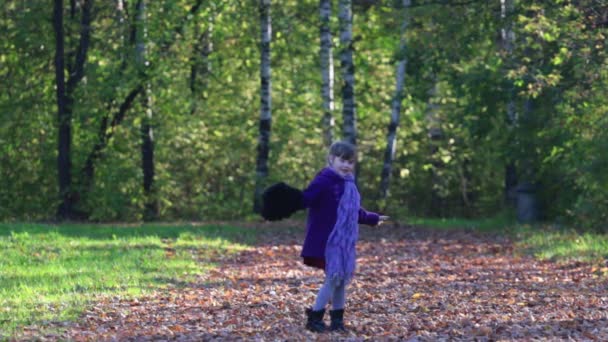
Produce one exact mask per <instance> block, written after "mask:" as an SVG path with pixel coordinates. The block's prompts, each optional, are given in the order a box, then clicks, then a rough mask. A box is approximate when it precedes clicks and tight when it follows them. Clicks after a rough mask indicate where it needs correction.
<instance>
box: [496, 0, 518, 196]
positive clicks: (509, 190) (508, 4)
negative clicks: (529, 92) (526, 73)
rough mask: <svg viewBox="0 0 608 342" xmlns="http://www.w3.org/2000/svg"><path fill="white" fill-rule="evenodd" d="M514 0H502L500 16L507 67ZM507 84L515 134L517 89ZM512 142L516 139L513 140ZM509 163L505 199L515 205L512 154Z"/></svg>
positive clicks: (512, 35)
mask: <svg viewBox="0 0 608 342" xmlns="http://www.w3.org/2000/svg"><path fill="white" fill-rule="evenodd" d="M513 1H514V0H500V18H501V20H502V24H503V27H502V29H501V32H500V33H501V35H500V36H501V44H502V51H503V54H504V55H505V59H506V60H507V63H506V64H507V67H510V66H512V61H513V44H514V42H515V33H514V32H513V17H512V15H513V8H514V3H513ZM508 82H509V83H508V86H507V108H506V110H507V113H506V120H507V126H508V127H509V130H510V133H511V134H510V136H511V137H514V136H515V130H516V126H517V112H516V107H515V89H514V86H513V83H512V82H511V81H508ZM510 143H511V144H514V143H515V141H514V140H511V141H510ZM508 158H509V159H508V160H507V165H506V167H505V190H504V191H505V200H506V201H507V203H509V204H511V205H513V204H514V203H515V187H516V186H517V170H516V166H515V161H514V160H513V157H512V156H509V157H508Z"/></svg>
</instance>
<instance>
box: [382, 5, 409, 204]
mask: <svg viewBox="0 0 608 342" xmlns="http://www.w3.org/2000/svg"><path fill="white" fill-rule="evenodd" d="M409 6H410V0H403V7H404V18H403V23H402V24H401V44H400V46H399V56H400V59H399V62H398V63H397V70H396V72H395V79H396V85H395V95H394V96H393V102H392V105H391V122H390V124H389V125H388V133H387V137H386V150H385V152H384V166H383V167H382V174H381V175H380V198H381V199H386V197H387V196H388V188H389V181H390V177H391V170H392V168H393V160H394V159H395V149H396V141H397V127H399V118H400V116H401V102H402V101H403V88H404V83H405V67H406V65H407V56H406V54H405V51H406V48H407V45H406V42H405V37H404V35H405V30H406V29H407V24H408V17H407V10H408V8H409Z"/></svg>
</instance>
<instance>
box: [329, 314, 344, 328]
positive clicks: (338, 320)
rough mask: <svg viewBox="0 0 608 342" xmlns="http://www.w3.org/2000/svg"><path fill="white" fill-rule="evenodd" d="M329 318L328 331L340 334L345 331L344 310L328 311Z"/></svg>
mask: <svg viewBox="0 0 608 342" xmlns="http://www.w3.org/2000/svg"><path fill="white" fill-rule="evenodd" d="M329 316H330V317H331V325H330V326H329V330H331V331H340V332H343V331H346V328H345V327H344V309H340V310H331V311H329Z"/></svg>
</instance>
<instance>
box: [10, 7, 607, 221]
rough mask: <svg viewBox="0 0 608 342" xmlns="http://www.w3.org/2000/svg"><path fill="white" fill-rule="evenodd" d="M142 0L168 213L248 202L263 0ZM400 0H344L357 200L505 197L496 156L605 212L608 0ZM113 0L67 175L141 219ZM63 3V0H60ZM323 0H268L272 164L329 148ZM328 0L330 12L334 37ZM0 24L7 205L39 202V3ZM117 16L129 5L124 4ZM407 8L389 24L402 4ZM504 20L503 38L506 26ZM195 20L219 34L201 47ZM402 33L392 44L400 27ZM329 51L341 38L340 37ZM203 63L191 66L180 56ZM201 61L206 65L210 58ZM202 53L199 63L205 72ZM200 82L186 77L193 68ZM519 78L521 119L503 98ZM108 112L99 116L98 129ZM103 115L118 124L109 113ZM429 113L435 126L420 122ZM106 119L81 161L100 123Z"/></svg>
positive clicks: (566, 205)
mask: <svg viewBox="0 0 608 342" xmlns="http://www.w3.org/2000/svg"><path fill="white" fill-rule="evenodd" d="M194 3H195V2H192V1H186V0H179V1H173V2H150V3H149V4H148V8H147V12H148V16H147V18H146V21H145V25H146V30H147V36H146V48H147V59H148V61H149V64H148V66H147V67H146V68H145V70H143V71H145V73H144V74H145V77H146V83H147V84H149V86H150V94H151V99H152V123H153V129H154V142H155V168H156V170H155V171H156V174H155V184H154V188H155V192H154V196H155V197H156V198H155V200H156V201H157V202H158V204H159V209H160V219H163V220H174V219H178V220H180V219H189V220H201V219H225V218H237V217H245V216H247V215H250V211H251V209H250V208H251V207H252V201H253V198H252V197H253V189H254V178H255V174H254V173H255V161H256V153H257V150H256V146H257V140H258V124H259V123H258V118H259V110H260V99H259V87H260V83H259V82H260V81H259V57H260V56H259V46H258V45H259V39H260V37H259V18H258V15H259V13H258V9H257V5H256V3H255V2H244V3H243V2H236V1H222V2H202V3H201V4H202V5H201V7H200V8H198V10H197V11H196V12H193V13H191V12H190V10H191V9H192V5H193V4H194ZM397 3H398V2H375V3H369V4H368V5H369V6H364V7H355V9H354V10H355V13H354V23H353V31H354V37H355V42H354V48H355V56H354V57H355V66H356V70H355V72H356V74H355V77H356V83H355V87H356V88H355V91H356V93H355V98H356V101H357V120H358V122H357V128H358V132H359V136H358V137H357V141H358V144H359V148H360V151H361V154H360V156H361V158H360V176H359V177H360V178H359V186H360V188H361V192H362V194H363V198H364V204H365V206H366V207H368V208H369V209H381V210H383V211H386V212H400V213H401V212H403V213H408V214H411V215H417V216H435V217H449V216H459V217H480V216H487V215H490V216H491V215H494V214H496V213H497V212H501V211H502V210H504V207H505V204H504V203H503V198H504V195H503V191H504V189H503V188H504V168H505V165H506V164H507V162H509V161H511V160H514V161H515V164H516V167H517V169H518V170H519V175H518V176H519V178H520V180H521V181H529V182H533V183H537V184H539V185H540V188H539V189H540V190H539V192H538V196H539V200H540V203H541V204H542V208H543V212H544V218H546V219H559V220H566V221H571V222H580V223H582V224H583V225H584V226H585V227H591V228H594V229H598V230H601V229H605V223H606V221H607V217H606V214H605V213H607V212H608V210H607V209H608V191H606V189H607V188H608V180H607V178H606V173H605V172H604V170H605V169H606V166H607V165H608V155H606V153H604V152H603V151H605V150H606V147H607V145H608V136H607V134H608V133H607V132H608V130H606V129H605V127H606V115H605V113H606V108H607V103H606V99H605V95H604V94H605V93H606V85H607V84H606V82H607V76H608V75H607V72H606V70H608V68H606V60H607V58H606V52H605V51H606V49H605V46H606V36H607V34H608V32H606V31H607V29H606V27H605V26H606V25H605V18H604V17H602V15H601V13H603V12H602V11H603V10H604V9H605V5H603V4H602V3H601V2H599V1H597V0H584V1H577V2H572V1H563V2H561V3H560V4H559V5H556V4H554V3H551V2H547V1H541V0H536V1H532V2H522V1H520V2H517V4H516V8H515V13H514V14H513V15H511V16H509V17H508V18H505V19H501V18H500V2H498V1H493V2H472V3H467V4H466V5H454V4H448V5H442V4H437V3H433V2H429V3H419V4H417V5H416V6H414V7H412V8H410V9H408V10H404V9H402V8H400V6H397ZM128 4H129V6H130V7H129V8H127V9H126V11H124V12H119V11H117V9H116V7H115V6H116V4H115V3H114V2H99V3H98V2H96V3H95V5H94V9H93V14H94V15H93V24H92V31H91V34H92V35H91V46H90V49H89V54H88V59H87V61H86V64H85V78H84V79H83V81H82V82H81V83H79V84H78V86H77V87H76V89H75V92H74V98H75V102H74V104H73V121H72V136H73V144H72V178H73V183H74V185H73V189H72V190H73V191H74V192H75V193H77V194H79V196H80V198H79V202H78V203H77V206H78V208H79V209H80V210H82V211H84V212H87V213H89V214H90V216H89V218H90V219H92V220H97V221H114V220H126V221H139V220H142V218H143V214H142V212H143V210H144V207H145V203H146V202H147V199H146V198H145V194H144V191H143V189H142V183H143V174H142V171H141V152H140V148H141V147H140V146H141V137H140V131H139V130H140V124H141V122H142V119H143V118H144V114H145V113H144V110H143V107H142V104H141V98H137V99H136V100H135V101H134V102H133V104H132V106H131V107H130V108H129V109H128V110H127V111H126V112H125V113H124V114H125V116H124V119H122V120H119V121H113V120H117V119H118V118H117V117H116V114H117V113H119V111H120V108H121V106H122V105H123V104H124V103H125V99H126V96H127V94H129V93H130V92H131V91H132V90H133V89H136V86H137V85H139V84H142V82H143V81H144V79H142V77H143V76H142V72H141V71H142V70H140V68H139V67H138V66H137V65H136V63H135V46H134V42H133V41H132V40H131V33H132V30H133V29H140V30H141V29H142V27H139V26H138V25H136V21H135V18H133V17H132V15H133V14H134V13H135V12H136V11H135V9H134V8H133V6H134V5H135V3H132V2H128ZM66 6H69V5H66ZM317 6H318V2H315V1H310V0H307V1H293V0H289V1H284V2H281V3H273V5H272V10H271V15H272V16H273V20H272V25H273V30H272V32H273V40H272V44H271V56H272V57H271V65H272V116H273V117H272V133H271V140H270V160H269V166H270V173H269V178H268V179H267V182H268V183H269V184H270V183H272V182H275V181H279V180H283V181H287V182H289V183H291V184H293V185H294V186H298V187H305V186H306V184H307V182H308V181H309V180H310V179H311V178H312V177H313V176H314V174H315V172H316V171H317V170H318V169H319V168H321V167H323V166H324V165H325V150H324V146H323V141H322V132H323V127H322V126H321V122H322V115H323V109H322V99H321V73H320V70H319V61H318V58H319V30H318V26H319V18H318V8H317ZM336 11H337V4H334V16H333V17H332V20H331V27H332V32H333V41H334V49H333V51H334V54H337V51H339V48H340V47H339V46H338V45H339V39H338V37H337V27H338V22H337V18H336ZM2 13H3V15H2V16H0V28H1V29H2V31H3V32H5V35H4V36H3V37H4V39H3V40H2V41H1V42H0V76H2V77H0V85H1V86H2V89H6V91H5V92H2V93H1V94H0V115H1V116H2V123H1V124H0V152H1V153H0V179H1V181H0V182H2V183H1V186H0V201H1V203H2V204H1V205H0V219H2V220H46V219H50V218H52V217H53V216H54V213H55V210H56V206H57V201H58V198H59V196H58V194H57V189H58V186H57V176H56V174H57V170H56V164H57V163H56V158H57V152H56V149H57V146H56V145H57V143H56V140H57V129H56V127H57V123H56V111H57V109H56V99H55V89H54V87H55V85H54V77H55V76H54V66H53V63H52V61H53V58H54V32H53V28H52V25H51V24H52V23H51V21H50V18H51V17H52V8H51V7H50V6H48V4H46V5H43V4H35V3H32V2H24V3H15V2H11V3H9V4H7V5H6V6H4V7H3V8H2ZM65 13H66V23H65V30H66V32H65V34H66V56H67V57H66V59H67V60H66V62H70V61H73V57H74V52H75V51H76V48H77V44H78V41H79V32H80V27H79V25H80V24H79V23H80V21H79V15H78V13H77V15H76V16H74V17H72V16H71V15H69V10H68V8H66V9H65ZM121 16H122V21H121ZM405 18H407V20H408V25H407V28H406V30H405V32H404V33H403V34H402V33H401V27H402V25H403V20H404V19H405ZM509 23H510V24H511V26H512V27H513V30H514V33H515V42H514V49H513V53H512V55H506V53H505V51H503V49H502V48H501V45H500V30H501V28H502V27H504V25H506V24H509ZM205 32H208V33H209V35H208V37H210V41H211V43H212V44H211V45H212V51H211V53H210V54H209V55H208V56H207V59H205V58H203V56H202V51H204V49H203V46H202V45H201V44H203V43H204V42H205V40H204V39H205V38H204V37H205V34H204V33H205ZM402 39H404V40H403V41H404V42H405V45H406V47H405V49H401V48H400V43H401V40H402ZM334 57H335V56H334ZM402 57H406V59H407V75H406V85H405V98H404V100H403V102H402V113H401V122H400V125H399V127H398V130H397V134H398V137H397V150H396V155H395V161H394V164H393V168H392V170H393V172H392V174H391V183H390V184H391V185H390V193H389V197H388V198H387V199H386V200H382V201H379V199H378V196H379V195H378V184H379V181H380V172H381V170H382V167H383V161H384V160H383V156H384V153H385V146H386V127H387V125H388V124H389V120H390V113H391V101H392V99H393V96H394V87H395V66H396V62H397V60H398V59H399V58H402ZM334 60H335V76H336V82H335V87H334V88H335V98H336V109H335V110H334V112H333V114H334V117H335V119H336V126H335V132H334V133H335V136H336V137H340V136H341V132H340V131H341V124H342V122H341V109H342V108H341V102H340V91H341V84H342V81H343V80H342V79H341V75H340V72H339V68H340V65H339V61H338V60H337V59H334ZM193 66H196V67H197V68H199V69H197V73H196V77H197V78H196V80H192V79H191V78H192V75H193V74H194V73H193V72H192V67H193ZM207 67H208V69H206V68H207ZM207 72H208V73H207ZM193 84H195V85H196V86H192V85H193ZM511 87H514V89H515V92H514V94H515V95H514V96H515V97H514V98H513V100H514V103H515V106H516V108H517V113H518V118H519V120H518V123H517V125H516V126H515V127H514V128H509V126H508V125H507V123H506V106H507V103H508V101H509V100H510V99H511V98H510V95H509V94H510V89H511ZM104 123H106V124H107V125H106V129H105V131H104V130H102V127H103V124H104ZM111 123H113V124H111ZM431 129H439V130H440V131H441V132H442V134H441V137H440V138H439V139H435V140H431V139H429V132H430V130H431ZM106 133H111V137H110V138H109V139H108V140H107V144H105V145H104V146H103V147H102V149H101V151H100V154H99V155H98V156H95V160H94V169H95V170H94V175H93V179H92V181H91V184H88V183H87V182H88V181H89V180H88V178H87V176H86V174H85V173H84V167H85V162H86V161H87V159H88V158H89V157H90V156H92V155H93V152H94V146H96V145H97V144H98V143H99V142H100V135H103V134H106Z"/></svg>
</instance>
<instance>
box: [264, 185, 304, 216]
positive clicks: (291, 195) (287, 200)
mask: <svg viewBox="0 0 608 342" xmlns="http://www.w3.org/2000/svg"><path fill="white" fill-rule="evenodd" d="M302 209H304V197H303V195H302V190H299V189H296V188H294V187H291V186H289V185H287V184H285V183H283V182H280V183H276V184H273V185H271V186H270V187H268V188H267V189H266V190H264V193H263V194H262V217H263V218H265V219H266V220H268V221H278V220H282V219H284V218H287V217H289V216H291V215H293V213H295V212H296V211H298V210H302Z"/></svg>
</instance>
